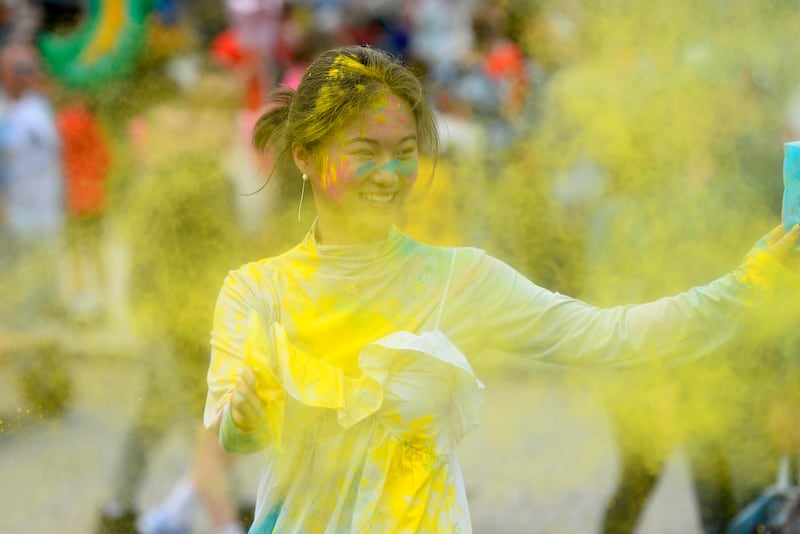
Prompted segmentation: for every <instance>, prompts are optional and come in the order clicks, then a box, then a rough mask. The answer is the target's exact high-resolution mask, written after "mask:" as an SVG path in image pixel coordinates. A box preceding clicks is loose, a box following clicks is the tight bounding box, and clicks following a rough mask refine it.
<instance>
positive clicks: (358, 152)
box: [352, 150, 373, 158]
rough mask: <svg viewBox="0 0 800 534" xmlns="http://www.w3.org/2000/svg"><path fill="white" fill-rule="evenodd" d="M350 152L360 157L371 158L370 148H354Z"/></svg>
mask: <svg viewBox="0 0 800 534" xmlns="http://www.w3.org/2000/svg"><path fill="white" fill-rule="evenodd" d="M352 154H353V155H354V156H358V157H360V158H371V157H372V156H373V153H372V151H371V150H356V151H355V152H352Z"/></svg>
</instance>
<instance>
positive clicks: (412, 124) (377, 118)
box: [337, 93, 417, 138]
mask: <svg viewBox="0 0 800 534" xmlns="http://www.w3.org/2000/svg"><path fill="white" fill-rule="evenodd" d="M416 129H417V123H416V119H415V117H414V113H413V112H412V111H411V106H410V105H409V104H408V102H407V101H406V100H405V99H403V98H400V97H398V96H396V95H394V94H392V93H387V94H382V95H380V96H378V97H377V98H375V99H374V100H373V101H372V102H370V103H369V104H367V105H366V106H365V107H364V109H363V110H362V111H361V113H359V114H357V115H356V116H355V117H354V118H353V119H352V120H351V121H348V122H347V123H345V124H344V125H343V128H342V129H341V130H340V132H339V134H340V135H339V136H337V137H345V138H350V137H354V136H362V137H370V138H376V137H380V138H392V137H398V138H403V137H406V136H408V135H409V134H411V133H415V132H416Z"/></svg>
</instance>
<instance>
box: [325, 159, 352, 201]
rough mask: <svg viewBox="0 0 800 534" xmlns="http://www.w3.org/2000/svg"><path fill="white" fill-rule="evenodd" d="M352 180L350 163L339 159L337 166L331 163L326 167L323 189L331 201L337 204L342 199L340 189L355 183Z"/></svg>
mask: <svg viewBox="0 0 800 534" xmlns="http://www.w3.org/2000/svg"><path fill="white" fill-rule="evenodd" d="M353 178H354V175H353V173H352V171H351V169H350V162H349V161H347V160H346V159H345V158H341V160H340V161H339V165H338V166H336V165H334V164H333V163H331V164H330V165H328V170H327V179H326V180H325V181H324V182H323V189H325V191H326V192H327V193H328V196H330V198H331V200H334V201H336V202H338V201H340V200H341V199H342V189H343V188H345V187H347V186H348V185H349V184H350V183H352V182H353V181H355V180H353Z"/></svg>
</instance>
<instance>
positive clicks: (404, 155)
mask: <svg viewBox="0 0 800 534" xmlns="http://www.w3.org/2000/svg"><path fill="white" fill-rule="evenodd" d="M416 155H417V149H416V148H414V147H410V148H404V149H403V150H401V151H400V153H399V154H398V158H400V159H408V158H413V157H414V156H416Z"/></svg>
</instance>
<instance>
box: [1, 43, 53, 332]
mask: <svg viewBox="0 0 800 534" xmlns="http://www.w3.org/2000/svg"><path fill="white" fill-rule="evenodd" d="M0 84H1V85H2V90H3V101H2V107H3V109H2V111H0V204H2V215H3V233H4V238H3V239H4V241H3V245H2V249H3V254H2V261H3V262H4V263H5V264H6V265H4V272H5V273H6V274H4V276H3V287H2V299H0V301H2V303H1V304H0V306H1V308H0V309H1V310H2V322H3V323H5V324H11V325H13V326H15V327H25V328H30V327H33V326H35V325H36V323H37V321H41V320H43V319H46V318H48V317H49V318H53V317H54V316H55V314H56V313H58V312H59V311H60V310H59V308H60V302H59V298H60V287H59V282H58V281H59V271H58V266H59V265H60V261H59V260H60V258H61V252H62V250H61V244H62V243H61V238H62V235H61V234H62V229H63V223H64V194H63V193H64V183H63V176H62V168H61V141H60V138H59V134H58V129H57V127H56V122H55V116H54V112H53V109H52V106H51V103H50V101H49V100H48V98H47V97H45V96H44V94H43V93H42V92H41V88H42V73H41V71H40V59H39V56H38V54H37V52H36V50H35V49H34V48H33V47H31V46H29V45H26V44H21V43H14V44H10V45H7V46H5V47H4V48H3V49H2V50H0Z"/></svg>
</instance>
